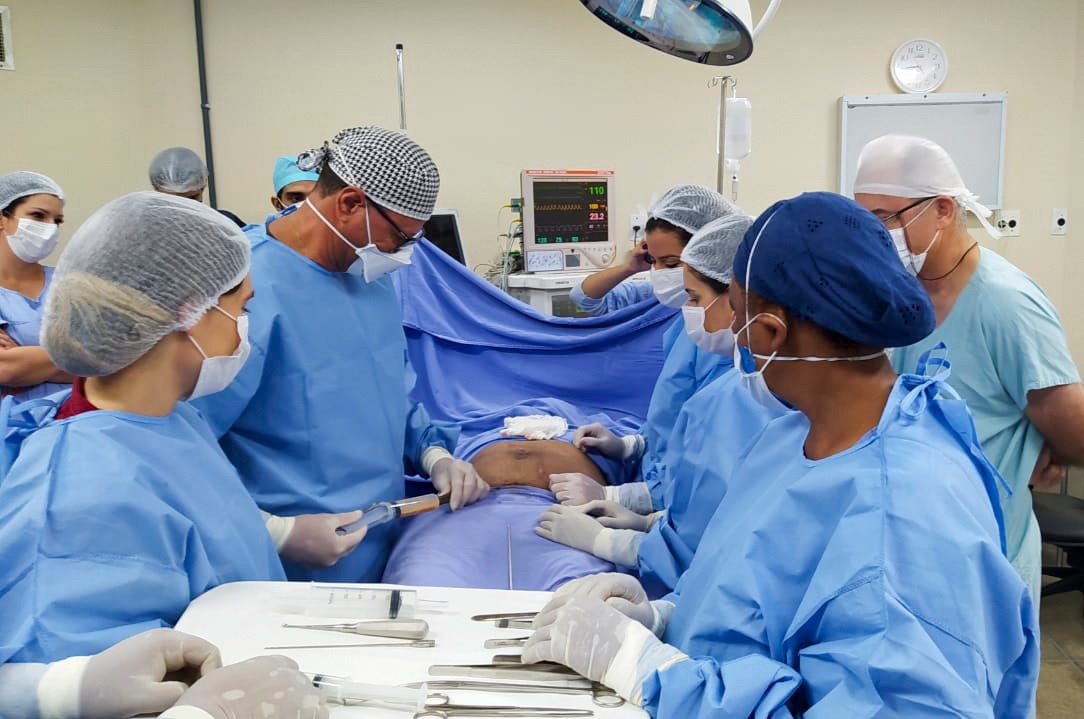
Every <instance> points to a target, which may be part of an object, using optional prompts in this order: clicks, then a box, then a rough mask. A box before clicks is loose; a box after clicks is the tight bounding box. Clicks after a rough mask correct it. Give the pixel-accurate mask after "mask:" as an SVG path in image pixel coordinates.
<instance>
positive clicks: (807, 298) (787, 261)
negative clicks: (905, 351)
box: [734, 192, 935, 347]
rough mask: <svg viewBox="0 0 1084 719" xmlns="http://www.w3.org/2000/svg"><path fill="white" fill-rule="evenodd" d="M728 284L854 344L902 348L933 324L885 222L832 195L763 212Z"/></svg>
mask: <svg viewBox="0 0 1084 719" xmlns="http://www.w3.org/2000/svg"><path fill="white" fill-rule="evenodd" d="M750 258H751V259H752V261H751V262H750ZM734 279H735V280H736V281H737V282H738V283H739V284H741V285H742V286H744V287H745V288H746V289H747V290H751V291H753V292H755V293H757V294H758V295H760V296H762V297H764V298H765V299H768V300H770V301H772V302H775V303H777V304H779V305H782V306H783V307H786V308H787V310H789V311H790V312H792V313H794V315H795V316H797V317H799V318H801V319H804V320H806V321H808V322H812V323H813V324H816V325H819V326H820V327H823V328H824V329H827V330H831V331H832V332H835V333H837V334H839V335H842V336H843V337H846V338H847V339H849V340H851V341H852V342H856V343H858V344H861V345H867V346H870V347H903V346H906V345H910V344H914V343H915V342H918V341H919V340H921V339H923V338H924V337H926V336H928V335H929V334H930V333H931V332H933V329H934V325H935V320H934V312H933V305H932V304H930V298H929V297H928V296H927V294H926V291H925V290H924V289H923V288H922V285H920V284H919V282H918V280H916V279H915V278H914V277H912V276H911V275H910V274H909V273H908V272H907V271H906V270H905V269H904V267H903V265H902V264H901V263H900V258H899V255H898V254H897V253H896V248H895V246H894V245H893V244H892V238H891V237H890V236H889V234H888V231H887V230H886V229H885V227H884V224H883V223H882V222H881V221H880V220H878V219H877V218H876V217H875V216H874V215H873V214H872V213H870V212H868V211H867V210H865V209H864V208H862V207H861V206H860V205H858V204H857V203H856V202H854V201H852V200H849V199H847V198H846V197H842V196H841V195H836V194H834V193H831V192H807V193H805V194H803V195H799V196H798V197H795V198H792V199H789V200H781V201H779V202H777V203H775V204H774V205H772V206H771V207H769V208H768V209H767V210H765V211H764V214H762V215H761V216H760V217H758V218H757V220H756V222H754V223H753V226H752V227H750V228H749V231H748V232H747V233H746V234H745V237H744V238H743V239H742V242H741V245H739V247H738V252H737V255H735V257H734Z"/></svg>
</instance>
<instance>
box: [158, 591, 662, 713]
mask: <svg viewBox="0 0 1084 719" xmlns="http://www.w3.org/2000/svg"><path fill="white" fill-rule="evenodd" d="M305 586H306V585H305V584H303V583H300V582H238V583H234V584H225V585H222V586H220V587H217V588H216V589H213V590H211V591H210V592H207V593H206V594H204V595H203V596H201V597H199V598H198V599H196V600H195V601H194V602H192V604H191V605H189V607H188V610H187V611H186V612H185V613H184V616H182V617H181V619H180V621H179V622H178V623H177V629H178V630H180V631H182V632H187V633H189V634H195V635H196V636H199V637H203V638H204V639H206V640H208V641H210V642H212V643H214V644H215V645H216V646H218V647H219V649H220V650H221V651H222V661H223V663H225V664H232V663H234V662H239V661H243V660H245V659H250V658H252V657H256V656H260V655H263V654H282V655H285V656H288V657H290V658H292V659H294V660H295V661H296V662H297V663H298V665H299V666H300V668H301V671H303V672H308V673H313V674H316V673H319V674H332V675H338V676H345V677H349V678H351V679H353V680H355V681H359V682H365V683H368V684H391V685H398V684H406V683H408V682H423V681H436V680H447V679H451V678H452V677H431V676H429V672H428V669H429V666H430V665H432V664H489V663H491V662H492V661H493V656H494V655H495V654H518V653H519V651H520V650H519V649H516V648H513V649H485V648H484V647H483V644H484V642H485V640H487V639H495V638H512V637H521V636H526V635H528V634H530V630H525V629H499V628H497V627H496V626H494V623H493V622H475V621H471V619H470V617H471V616H472V615H475V614H492V613H497V612H527V611H537V610H539V609H541V608H542V607H543V606H544V605H545V603H546V602H547V601H548V600H549V598H550V597H551V596H552V595H551V594H550V593H549V592H520V591H508V590H493V589H452V588H447V587H403V588H407V589H417V591H418V598H419V599H425V600H430V599H432V600H443V601H446V602H447V605H445V606H443V607H441V608H440V609H439V610H429V609H427V608H425V607H423V606H420V607H419V609H418V613H417V618H418V619H424V620H426V621H427V622H429V636H428V638H429V639H433V640H436V643H437V644H436V646H435V647H433V648H431V649H414V648H408V647H374V648H371V649H366V648H363V647H357V648H343V649H291V650H269V649H264V647H268V646H274V645H298V644H306V645H307V644H322V645H332V644H358V643H368V642H372V643H376V642H386V641H399V640H394V639H393V640H388V639H382V638H380V637H367V636H361V635H357V634H343V633H340V632H328V631H320V630H312V629H287V628H284V627H283V626H282V625H283V624H284V623H285V624H331V623H337V622H340V621H357V620H356V619H351V618H350V617H343V618H341V619H339V618H327V617H318V616H303V615H298V614H284V613H282V611H281V607H282V603H283V600H284V599H285V597H286V595H287V594H288V593H289V594H290V595H291V596H296V593H297V592H298V591H299V590H301V589H303V588H304V587H305ZM335 586H340V585H335ZM343 586H346V585H343ZM351 586H358V587H363V586H368V587H381V588H389V587H392V586H394V585H387V584H382V585H361V584H359V585H351ZM276 598H277V600H276ZM464 679H467V678H466V677H464ZM474 681H512V682H516V683H530V682H521V681H520V680H517V679H502V680H496V679H481V680H474ZM444 693H447V694H449V695H450V697H451V699H452V701H453V702H455V703H458V704H488V705H502V706H531V707H561V708H569V709H591V710H593V711H594V712H595V716H596V717H598V718H599V719H631V718H632V717H636V718H637V719H643V717H646V716H647V714H646V713H645V712H644V711H643V710H641V709H640V708H639V707H636V706H633V705H630V704H625V705H623V706H620V707H615V708H606V707H599V706H597V705H595V704H594V703H593V702H592V700H591V696H590V695H586V694H585V695H566V694H519V693H517V694H502V693H496V692H476V691H461V690H450V691H448V692H444ZM331 715H332V716H333V717H347V716H356V717H373V718H374V719H375V718H381V717H387V718H388V719H404V718H409V717H411V716H413V715H412V714H411V713H410V712H409V711H395V710H394V709H388V708H384V707H375V706H352V707H342V706H336V705H332V706H331ZM524 716H528V715H524Z"/></svg>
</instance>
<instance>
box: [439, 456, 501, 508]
mask: <svg viewBox="0 0 1084 719" xmlns="http://www.w3.org/2000/svg"><path fill="white" fill-rule="evenodd" d="M429 477H430V479H431V480H432V482H433V486H434V487H436V489H437V492H438V493H440V494H444V493H445V492H451V493H452V497H451V499H450V500H449V501H448V506H449V507H450V508H451V510H452V511H453V512H454V511H455V510H457V509H459V508H460V507H465V506H466V505H468V504H474V503H475V502H477V501H478V500H479V499H482V498H483V497H485V496H486V495H487V494H489V485H488V484H486V481H485V480H484V479H482V478H481V477H479V476H478V472H477V471H475V469H474V465H473V464H471V463H470V462H464V461H463V460H461V459H454V458H453V457H445V458H444V459H441V460H438V461H437V463H436V464H434V465H433V468H432V469H431V470H430V472H429Z"/></svg>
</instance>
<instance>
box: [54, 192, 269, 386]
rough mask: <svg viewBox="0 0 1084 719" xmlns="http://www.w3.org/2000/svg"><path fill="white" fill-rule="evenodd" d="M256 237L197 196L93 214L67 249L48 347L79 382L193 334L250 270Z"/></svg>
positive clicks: (143, 197)
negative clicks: (181, 334) (169, 339)
mask: <svg viewBox="0 0 1084 719" xmlns="http://www.w3.org/2000/svg"><path fill="white" fill-rule="evenodd" d="M250 256H251V253H250V249H249V242H248V239H247V238H246V237H245V236H244V234H243V233H242V232H241V230H240V229H239V228H238V227H237V225H235V224H233V223H232V222H230V221H229V220H228V219H226V218H225V217H224V216H222V215H221V214H219V213H218V212H217V211H215V210H213V209H211V208H210V207H207V206H206V205H204V204H202V203H199V202H196V201H195V200H189V199H185V198H183V197H175V196H173V195H166V194H162V193H160V192H136V193H133V194H130V195H125V196H124V197H121V198H119V199H116V200H113V201H112V202H110V203H109V204H107V205H106V206H105V207H102V208H101V209H100V210H98V211H97V212H95V213H94V214H93V215H91V217H90V219H88V220H87V221H86V222H85V223H83V225H82V226H81V227H80V228H79V229H78V230H77V231H76V233H75V235H74V236H73V237H72V239H71V241H70V242H69V243H68V246H67V247H66V248H65V249H64V252H63V254H61V256H60V261H59V262H58V263H57V267H56V272H55V274H54V275H53V285H52V289H50V291H49V295H48V297H47V299H46V301H45V316H44V318H43V319H42V327H41V344H42V347H44V348H45V351H46V352H48V353H49V356H50V357H52V359H53V361H54V362H55V363H56V365H57V367H59V368H60V369H62V370H64V371H65V372H69V373H71V374H74V375H76V376H79V377H98V376H102V375H108V374H113V373H114V372H117V371H119V370H121V369H124V368H125V367H127V366H128V365H130V364H131V363H132V362H135V361H136V360H137V359H139V358H140V357H142V356H143V355H144V354H146V353H147V351H148V350H150V349H151V348H152V347H154V345H155V344H157V343H158V341H159V340H161V339H162V338H163V337H165V336H166V335H168V334H169V333H170V332H175V331H184V330H187V329H190V328H191V327H192V326H193V325H194V324H196V322H198V321H199V320H200V318H201V317H203V315H204V314H205V313H206V312H207V311H208V310H209V309H210V308H211V307H213V306H214V305H215V304H216V303H217V302H218V298H219V297H220V296H221V295H223V294H224V293H226V292H228V291H229V290H231V289H232V288H234V287H236V286H237V285H239V284H240V283H241V281H242V280H244V278H245V275H247V274H248V271H249V261H250Z"/></svg>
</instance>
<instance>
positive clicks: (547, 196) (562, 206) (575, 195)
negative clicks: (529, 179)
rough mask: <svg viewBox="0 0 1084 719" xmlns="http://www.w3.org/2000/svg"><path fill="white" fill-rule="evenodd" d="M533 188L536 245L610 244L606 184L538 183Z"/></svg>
mask: <svg viewBox="0 0 1084 719" xmlns="http://www.w3.org/2000/svg"><path fill="white" fill-rule="evenodd" d="M533 184H534V242H535V244H537V245H556V244H569V243H573V244H578V243H582V242H609V241H610V206H609V201H610V198H609V188H608V186H607V183H606V181H605V180H599V179H595V180H572V181H568V180H565V181H555V180H535V182H534V183H533Z"/></svg>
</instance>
